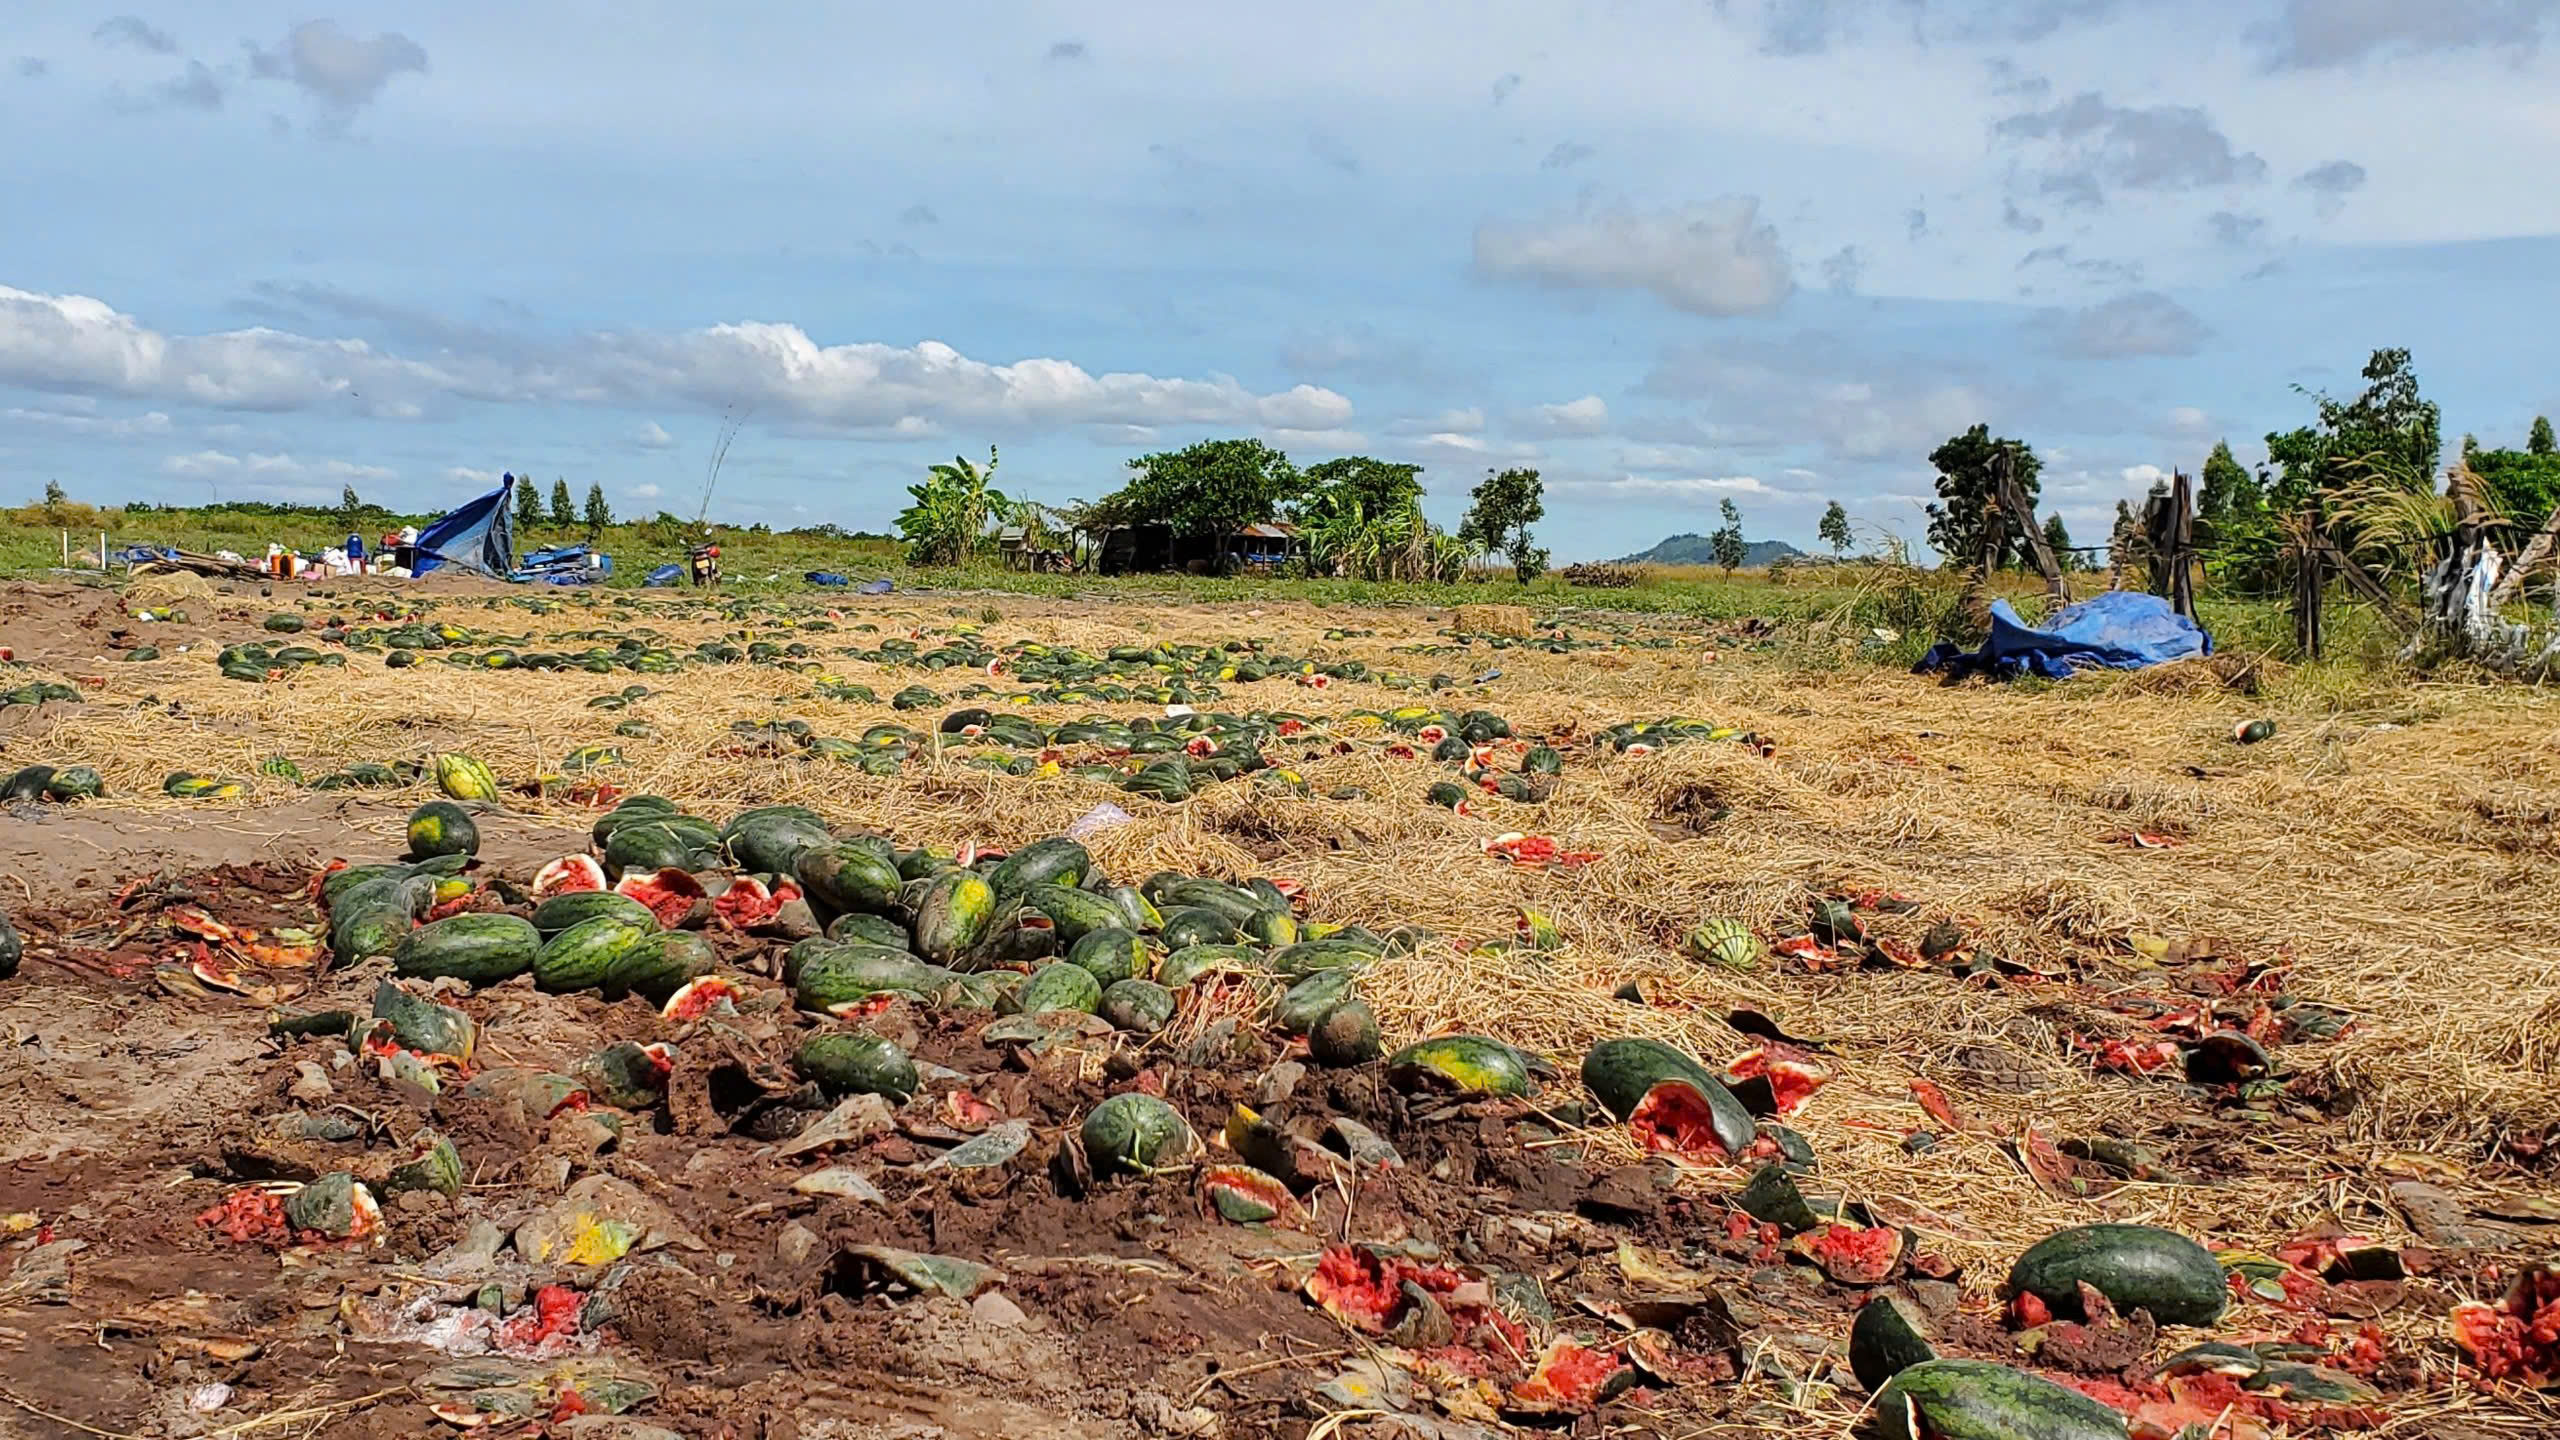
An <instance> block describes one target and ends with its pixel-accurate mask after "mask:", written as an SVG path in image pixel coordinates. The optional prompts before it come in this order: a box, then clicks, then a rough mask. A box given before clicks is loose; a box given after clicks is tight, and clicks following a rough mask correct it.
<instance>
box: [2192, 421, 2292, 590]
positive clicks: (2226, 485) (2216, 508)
mask: <svg viewBox="0 0 2560 1440" xmlns="http://www.w3.org/2000/svg"><path fill="white" fill-rule="evenodd" d="M2278 518H2279V517H2278V516H2277V515H2276V513H2275V512H2274V511H2273V510H2271V509H2269V508H2268V506H2267V487H2266V484H2265V483H2264V482H2263V481H2261V480H2260V479H2259V478H2258V477H2257V476H2255V475H2253V474H2251V473H2250V472H2249V467H2248V466H2246V465H2243V464H2241V463H2240V462H2239V460H2237V459H2236V458H2234V457H2233V456H2232V454H2231V442H2229V441H2227V440H2223V441H2217V442H2215V444H2214V447H2213V453H2212V454H2210V455H2207V456H2206V457H2205V459H2204V471H2203V473H2202V474H2201V475H2200V476H2198V477H2197V484H2196V539H2197V542H2198V544H2199V545H2200V546H2201V547H2202V548H2203V550H2204V552H2205V554H2206V555H2207V557H2208V559H2209V563H2210V564H2211V566H2212V569H2213V571H2214V573H2215V574H2216V575H2218V576H2219V577H2220V578H2221V579H2222V580H2223V581H2224V583H2226V584H2229V585H2232V586H2235V587H2238V588H2240V589H2244V590H2263V589H2265V588H2266V587H2268V586H2270V585H2272V584H2274V583H2275V582H2276V579H2277V573H2276V569H2277V567H2276V553H2277V550H2278V549H2279V548H2280V539H2279V536H2278V534H2277V521H2278Z"/></svg>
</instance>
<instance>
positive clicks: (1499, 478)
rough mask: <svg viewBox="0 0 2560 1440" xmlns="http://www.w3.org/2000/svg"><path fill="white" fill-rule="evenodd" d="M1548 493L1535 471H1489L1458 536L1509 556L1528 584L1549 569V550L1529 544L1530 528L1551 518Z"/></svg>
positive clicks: (1461, 523)
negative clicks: (1549, 516) (1548, 517)
mask: <svg viewBox="0 0 2560 1440" xmlns="http://www.w3.org/2000/svg"><path fill="white" fill-rule="evenodd" d="M1546 496H1547V487H1546V482H1544V481H1542V480H1540V479H1539V478H1538V472H1537V471H1535V470H1531V469H1527V468H1525V467H1516V466H1515V467H1514V468H1512V469H1509V470H1487V471H1486V472H1485V475H1484V479H1483V481H1482V482H1480V483H1479V484H1477V486H1476V488H1475V493H1474V495H1473V496H1472V499H1473V500H1474V502H1475V503H1473V504H1471V505H1469V506H1468V507H1467V515H1466V518H1465V519H1464V520H1461V521H1459V522H1458V538H1459V539H1461V540H1471V541H1473V542H1475V543H1476V544H1478V545H1481V546H1483V547H1484V548H1485V549H1487V550H1499V551H1501V552H1502V553H1503V554H1504V555H1507V556H1509V557H1510V559H1511V573H1512V574H1513V575H1514V576H1516V577H1517V578H1518V579H1519V581H1520V583H1521V584H1523V585H1526V584H1528V583H1529V582H1530V581H1532V580H1535V579H1537V578H1538V575H1539V573H1540V572H1541V571H1543V570H1545V569H1546V568H1547V555H1546V552H1545V551H1543V550H1540V549H1537V548H1536V547H1534V546H1532V545H1531V544H1530V543H1529V527H1530V526H1532V525H1535V524H1536V523H1538V522H1539V521H1541V520H1543V519H1545V518H1547V498H1546Z"/></svg>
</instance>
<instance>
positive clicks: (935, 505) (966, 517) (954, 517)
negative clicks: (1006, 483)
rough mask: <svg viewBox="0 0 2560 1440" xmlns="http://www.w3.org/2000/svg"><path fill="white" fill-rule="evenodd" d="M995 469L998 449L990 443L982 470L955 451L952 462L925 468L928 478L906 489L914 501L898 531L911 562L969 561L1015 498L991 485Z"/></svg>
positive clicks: (931, 563) (919, 563) (930, 563)
mask: <svg viewBox="0 0 2560 1440" xmlns="http://www.w3.org/2000/svg"><path fill="white" fill-rule="evenodd" d="M995 473H996V451H995V447H994V446H992V445H990V446H988V447H987V463H986V465H985V466H984V467H983V468H982V467H980V466H977V465H972V464H970V463H969V460H968V457H966V456H963V455H955V456H953V457H951V463H950V464H948V465H936V466H934V467H933V468H932V469H931V470H929V471H927V472H926V475H925V479H924V482H923V483H922V484H919V485H910V486H908V487H907V493H908V494H909V495H911V496H913V497H915V503H914V504H913V505H910V506H908V507H907V508H906V509H905V510H903V511H901V512H899V515H898V534H899V536H900V538H902V539H904V540H905V541H906V542H907V563H908V564H910V565H960V564H965V563H967V561H968V560H969V559H970V557H971V556H973V555H975V554H976V553H977V551H978V548H979V547H980V546H981V545H984V544H985V543H986V540H987V530H988V526H989V523H990V521H991V520H992V519H993V518H994V517H996V516H999V515H1003V514H1006V513H1008V511H1009V510H1010V509H1011V507H1012V505H1013V502H1012V501H1010V500H1008V499H1006V498H1005V494H1004V492H1003V491H1001V490H997V489H994V488H993V487H991V486H990V485H988V483H987V482H988V480H989V479H991V478H992V477H993V476H994V475H995Z"/></svg>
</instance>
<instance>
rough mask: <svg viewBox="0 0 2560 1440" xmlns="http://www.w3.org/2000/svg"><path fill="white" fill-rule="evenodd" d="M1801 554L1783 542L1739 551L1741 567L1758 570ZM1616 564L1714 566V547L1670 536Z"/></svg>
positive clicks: (1696, 539) (1700, 539)
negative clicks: (1760, 567) (1743, 565)
mask: <svg viewBox="0 0 2560 1440" xmlns="http://www.w3.org/2000/svg"><path fill="white" fill-rule="evenodd" d="M1803 554H1804V552H1803V551H1801V550H1799V549H1797V548H1796V547H1794V546H1793V545H1790V544H1788V543H1787V542H1786V541H1784V540H1754V541H1751V542H1749V543H1748V544H1746V545H1744V546H1743V547H1742V563H1743V564H1745V565H1750V566H1760V565H1766V564H1768V563H1769V562H1770V561H1772V560H1780V559H1787V558H1792V557H1796V556H1801V555H1803ZM1616 563H1618V564H1620V565H1713V564H1714V563H1716V547H1715V545H1714V544H1713V543H1712V542H1711V541H1709V540H1708V539H1707V537H1706V536H1704V535H1674V536H1672V537H1671V538H1670V539H1668V540H1665V541H1663V542H1662V543H1661V544H1659V545H1656V546H1654V547H1653V548H1652V549H1650V550H1647V551H1645V552H1644V553H1643V554H1641V555H1629V556H1627V557H1625V558H1624V559H1621V560H1619V561H1617V562H1616Z"/></svg>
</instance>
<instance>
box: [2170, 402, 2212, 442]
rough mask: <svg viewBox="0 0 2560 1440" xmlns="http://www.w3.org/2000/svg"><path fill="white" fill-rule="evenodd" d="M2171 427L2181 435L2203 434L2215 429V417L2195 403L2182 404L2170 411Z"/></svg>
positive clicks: (2172, 430)
mask: <svg viewBox="0 0 2560 1440" xmlns="http://www.w3.org/2000/svg"><path fill="white" fill-rule="evenodd" d="M2168 422H2169V429H2170V430H2171V432H2172V433H2175V434H2179V435H2203V434H2206V433H2208V432H2210V431H2211V430H2212V429H2213V417H2212V416H2211V415H2208V414H2206V413H2205V412H2204V411H2203V410H2201V409H2199V408H2197V407H2196V406H2193V405H2180V406H2177V407H2175V408H2173V409H2171V410H2170V411H2169V414H2168Z"/></svg>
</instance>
